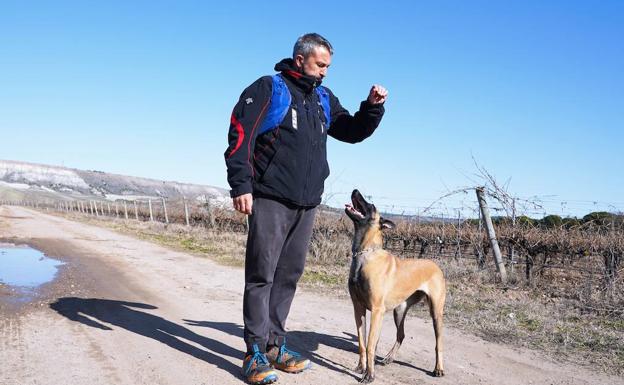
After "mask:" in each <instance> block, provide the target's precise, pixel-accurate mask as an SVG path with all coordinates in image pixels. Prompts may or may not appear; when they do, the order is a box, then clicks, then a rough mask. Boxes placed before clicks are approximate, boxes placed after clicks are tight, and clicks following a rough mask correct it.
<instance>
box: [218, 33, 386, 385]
mask: <svg viewBox="0 0 624 385" xmlns="http://www.w3.org/2000/svg"><path fill="white" fill-rule="evenodd" d="M332 54H333V48H332V45H331V44H330V43H329V41H327V40H326V39H325V38H323V37H322V36H320V35H318V34H316V33H309V34H306V35H303V36H301V37H300V38H299V39H298V40H297V42H296V43H295V47H294V50H293V56H292V59H290V58H288V59H284V60H282V61H280V62H279V63H277V64H276V65H275V71H277V72H278V74H276V75H274V76H264V77H261V78H260V79H258V80H256V81H255V82H254V83H253V84H252V85H250V86H249V87H247V89H245V90H244V91H243V93H242V94H241V96H240V98H239V100H238V103H237V104H236V106H235V107H234V111H233V112H232V117H231V119H230V129H229V134H228V141H229V147H228V149H227V150H226V152H225V163H226V165H227V172H228V182H229V184H230V187H231V188H232V190H231V192H230V194H231V196H232V198H233V204H234V208H235V209H236V210H238V211H240V212H241V213H243V214H248V215H250V217H249V235H248V238H247V250H246V254H245V294H244V297H243V318H244V323H245V328H244V338H245V343H246V345H247V353H246V355H245V359H244V362H243V373H244V375H245V377H246V379H247V381H248V382H249V383H252V384H268V383H272V382H275V381H277V373H276V372H275V370H274V369H273V368H276V369H279V370H282V371H285V372H288V373H298V372H301V371H303V370H306V369H308V368H309V367H310V360H309V359H306V358H304V357H302V356H301V355H300V354H299V353H296V352H294V351H292V350H290V349H288V348H287V347H286V328H285V324H286V318H287V317H288V312H289V310H290V304H291V302H292V299H293V297H294V295H295V290H296V288H297V282H298V281H299V278H300V277H301V274H302V273H303V268H304V265H305V258H306V254H307V252H308V245H309V242H310V237H311V235H312V225H313V223H314V215H315V213H316V206H318V205H319V204H320V203H321V195H322V194H323V185H324V181H325V179H326V178H327V176H328V175H329V166H328V164H327V148H326V143H327V135H329V136H332V137H334V138H336V139H338V140H340V141H343V142H348V143H357V142H360V141H362V140H364V139H366V138H367V137H369V136H370V135H371V134H372V133H373V131H375V129H376V128H377V126H378V125H379V122H380V121H381V117H382V116H383V114H384V106H383V104H384V102H385V101H386V97H387V95H388V92H387V91H386V89H385V88H383V87H381V86H379V85H374V86H372V88H371V90H370V93H369V95H368V97H367V99H366V100H364V101H363V102H362V103H361V104H360V110H359V111H358V112H356V113H355V115H353V116H352V115H350V114H349V112H348V111H347V110H346V109H344V108H343V107H342V106H341V105H340V102H339V101H338V98H336V97H335V96H334V94H333V93H332V92H331V91H330V90H329V89H328V88H326V87H322V86H321V82H322V81H323V78H325V76H326V74H327V70H328V68H329V66H330V64H331V59H332Z"/></svg>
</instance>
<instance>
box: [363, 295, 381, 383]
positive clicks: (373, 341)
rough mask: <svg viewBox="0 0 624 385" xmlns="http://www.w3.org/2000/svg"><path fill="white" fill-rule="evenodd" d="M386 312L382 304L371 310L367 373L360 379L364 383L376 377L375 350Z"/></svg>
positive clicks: (367, 347)
mask: <svg viewBox="0 0 624 385" xmlns="http://www.w3.org/2000/svg"><path fill="white" fill-rule="evenodd" d="M384 312H385V309H384V308H383V307H382V306H377V307H375V306H373V309H372V311H371V325H370V331H369V333H368V345H367V346H366V373H364V377H362V380H360V382H363V383H368V382H373V380H374V379H375V352H376V351H377V342H378V341H379V334H380V332H381V321H382V319H383V315H384Z"/></svg>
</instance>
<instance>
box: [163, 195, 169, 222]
mask: <svg viewBox="0 0 624 385" xmlns="http://www.w3.org/2000/svg"><path fill="white" fill-rule="evenodd" d="M161 199H162V204H163V210H164V211H165V223H169V216H168V215H167V203H166V202H165V198H164V197H161Z"/></svg>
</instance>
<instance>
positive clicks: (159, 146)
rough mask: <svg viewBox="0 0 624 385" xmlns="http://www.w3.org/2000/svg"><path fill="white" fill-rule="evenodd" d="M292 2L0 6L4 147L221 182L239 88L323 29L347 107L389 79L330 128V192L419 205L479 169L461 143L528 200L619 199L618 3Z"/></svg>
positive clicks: (75, 163)
mask: <svg viewBox="0 0 624 385" xmlns="http://www.w3.org/2000/svg"><path fill="white" fill-rule="evenodd" d="M293 4H296V5H297V7H295V6H294V5H293ZM303 5H304V3H292V2H270V3H268V2H251V1H250V2H247V1H237V2H221V3H219V4H218V5H216V4H213V3H212V2H207V1H107V2H96V1H57V2H47V1H42V2H18V1H2V2H0V132H2V134H3V135H2V138H3V140H2V141H1V142H0V159H10V160H21V161H28V162H35V163H44V164H54V165H65V166H68V167H74V168H80V169H95V170H102V171H108V172H114V173H120V174H128V175H137V176H145V177H152V178H158V179H166V180H176V181H180V182H191V183H201V184H210V185H216V186H221V187H227V181H226V177H225V176H226V173H225V167H224V162H223V152H224V151H225V148H226V146H227V128H228V123H229V116H230V113H231V110H232V107H233V105H234V103H235V102H236V100H237V98H238V96H239V94H240V92H241V91H242V90H243V89H244V88H245V87H246V86H247V85H248V84H250V83H251V82H253V81H254V80H255V79H257V78H258V77H260V76H262V75H267V74H272V73H273V65H274V64H275V63H276V62H277V61H279V60H280V59H282V58H284V57H287V56H289V55H290V54H291V51H292V45H293V43H294V41H295V40H296V38H297V37H298V36H299V35H301V34H303V33H306V32H311V31H316V32H318V33H321V34H322V35H324V36H325V37H327V38H328V39H329V40H330V41H331V42H332V44H333V45H334V47H335V55H334V57H333V63H332V68H331V69H330V72H329V75H328V78H327V79H326V81H325V83H324V84H325V85H326V86H328V87H330V88H331V89H332V90H333V91H334V93H335V94H336V95H337V96H338V97H339V98H340V100H341V102H342V104H343V105H344V106H345V107H346V108H348V109H349V110H350V111H351V112H355V109H356V108H357V107H358V106H359V102H360V101H361V100H362V99H364V98H365V97H366V95H367V92H368V89H369V87H370V86H371V84H373V83H380V84H383V85H384V86H386V88H388V90H389V91H390V96H389V99H388V101H387V103H386V110H387V112H386V116H385V117H384V120H383V121H382V124H381V126H380V127H379V129H378V131H377V132H376V133H375V134H374V135H373V137H371V138H370V139H368V140H367V141H365V142H364V143H361V144H358V145H348V144H344V143H340V142H337V141H330V143H329V159H330V166H331V168H332V174H331V175H330V177H329V179H328V181H327V183H326V191H327V201H328V203H330V204H333V205H341V204H342V203H343V202H345V201H347V196H348V193H349V192H350V191H351V190H352V189H353V188H354V187H357V188H359V189H361V190H362V191H364V192H365V193H366V194H367V195H370V196H372V197H373V200H374V201H375V203H376V204H377V205H378V206H382V207H385V208H387V209H393V210H394V211H406V212H418V211H420V210H422V209H423V208H425V207H427V206H429V205H430V204H431V203H432V202H433V201H435V200H436V198H437V197H439V196H441V195H444V194H445V193H446V192H448V191H449V190H454V189H457V188H462V187H466V186H472V185H474V184H475V183H476V182H475V178H474V177H473V174H474V172H475V171H476V169H475V166H474V163H473V157H474V159H476V160H477V162H478V163H479V164H480V165H482V166H483V167H485V168H486V169H487V170H489V171H490V172H491V173H492V174H493V175H494V176H496V178H498V179H499V180H500V181H506V180H508V179H510V178H511V180H510V183H509V191H510V192H511V193H512V194H514V195H517V196H519V197H524V198H528V197H533V196H538V197H539V198H540V199H541V201H542V202H543V204H544V206H545V208H544V209H543V210H536V211H535V210H534V211H535V212H534V213H533V215H538V216H539V215H540V213H541V212H542V211H546V212H549V213H556V214H572V215H583V214H585V213H587V212H590V211H593V210H598V209H601V210H602V209H606V210H611V211H613V210H616V211H618V210H619V211H622V210H624V178H623V177H622V176H621V174H622V171H621V170H622V168H623V166H624V155H623V154H622V151H623V150H624V148H623V145H624V134H623V133H622V128H623V127H622V126H623V124H624V71H622V68H624V44H622V38H623V37H624V23H623V22H622V20H624V2H621V1H601V2H590V1H586V2H575V1H548V2H543V1H527V2H516V3H514V4H512V3H510V2H490V1H483V2H480V1H474V2H461V1H457V2H445V1H440V2H426V3H425V2H416V1H396V2H389V4H383V3H380V2H378V1H377V2H368V1H357V2H336V1H332V2H326V1H318V2H314V3H310V5H309V8H308V9H304V8H303V7H302V6H303ZM473 202H474V198H473V197H472V196H453V197H450V198H448V199H446V200H444V201H443V202H442V204H441V205H436V209H435V210H438V211H440V212H447V213H448V212H452V211H453V208H455V207H460V206H472V205H473Z"/></svg>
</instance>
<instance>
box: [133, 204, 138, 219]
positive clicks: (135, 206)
mask: <svg viewBox="0 0 624 385" xmlns="http://www.w3.org/2000/svg"><path fill="white" fill-rule="evenodd" d="M133 202H134V219H136V220H137V221H138V220H139V209H138V208H137V203H136V199H135V200H134V201H133Z"/></svg>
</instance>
